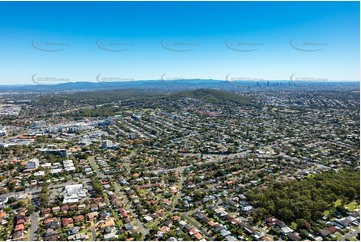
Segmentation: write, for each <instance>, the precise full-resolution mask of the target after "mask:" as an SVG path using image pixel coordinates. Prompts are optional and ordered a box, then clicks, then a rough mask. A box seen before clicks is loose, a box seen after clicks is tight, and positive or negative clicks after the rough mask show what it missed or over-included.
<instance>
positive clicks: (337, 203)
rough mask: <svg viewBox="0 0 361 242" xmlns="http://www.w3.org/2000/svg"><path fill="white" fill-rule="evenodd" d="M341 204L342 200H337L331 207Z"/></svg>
mask: <svg viewBox="0 0 361 242" xmlns="http://www.w3.org/2000/svg"><path fill="white" fill-rule="evenodd" d="M341 203H342V200H341V199H337V200H336V202H334V203H333V206H334V207H337V206H340V205H341Z"/></svg>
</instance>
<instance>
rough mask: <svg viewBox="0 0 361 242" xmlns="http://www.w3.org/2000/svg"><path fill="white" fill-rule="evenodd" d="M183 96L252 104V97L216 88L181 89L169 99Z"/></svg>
mask: <svg viewBox="0 0 361 242" xmlns="http://www.w3.org/2000/svg"><path fill="white" fill-rule="evenodd" d="M182 97H188V98H194V99H197V100H200V101H204V102H210V103H217V104H226V103H229V102H233V103H238V104H250V103H251V98H250V97H247V96H244V95H238V94H236V93H232V92H226V91H221V90H216V89H197V90H191V91H181V92H177V93H173V94H170V95H169V96H168V99H170V100H176V99H179V98H182Z"/></svg>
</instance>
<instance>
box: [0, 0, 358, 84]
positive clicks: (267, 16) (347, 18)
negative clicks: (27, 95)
mask: <svg viewBox="0 0 361 242" xmlns="http://www.w3.org/2000/svg"><path fill="white" fill-rule="evenodd" d="M359 10H360V7H359V3H358V2H224V3H221V2H208V3H204V2H203V3H198V2H142V3H140V2H106V3H101V2H87V3H85V2H32V3H31V2H29V3H25V2H0V16H1V17H0V35H1V36H3V37H2V38H1V39H0V56H1V57H0V64H1V66H2V67H3V68H2V73H1V75H0V85H9V84H34V83H35V82H34V79H36V80H40V81H41V80H48V81H47V82H48V83H54V84H55V83H63V82H77V81H90V82H97V81H99V80H100V79H101V81H103V82H105V81H107V80H110V81H133V80H177V79H214V80H234V81H237V80H280V81H281V80H286V81H288V80H290V79H292V78H295V79H297V78H299V79H302V78H304V79H307V80H315V81H317V80H327V81H359V79H360V76H359V75H360V74H359V73H360V70H359V67H360V61H359V58H360V56H359V53H360V47H359V45H360V44H359V42H360V39H359V36H360V31H359V29H360V26H359V17H360V16H359ZM80 12H81V14H79V13H80Z"/></svg>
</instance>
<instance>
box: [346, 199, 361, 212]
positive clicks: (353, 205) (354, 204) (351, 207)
mask: <svg viewBox="0 0 361 242" xmlns="http://www.w3.org/2000/svg"><path fill="white" fill-rule="evenodd" d="M345 208H347V209H348V210H349V211H351V212H353V211H355V209H357V208H360V205H359V204H357V202H356V201H353V202H351V203H349V204H347V205H346V206H345Z"/></svg>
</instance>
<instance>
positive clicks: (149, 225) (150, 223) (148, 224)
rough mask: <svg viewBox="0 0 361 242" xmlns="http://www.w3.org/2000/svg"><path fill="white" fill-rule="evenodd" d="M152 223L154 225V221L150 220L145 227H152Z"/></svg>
mask: <svg viewBox="0 0 361 242" xmlns="http://www.w3.org/2000/svg"><path fill="white" fill-rule="evenodd" d="M152 225H153V222H149V223H146V224H144V227H146V228H148V229H149V228H150V227H152Z"/></svg>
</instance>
